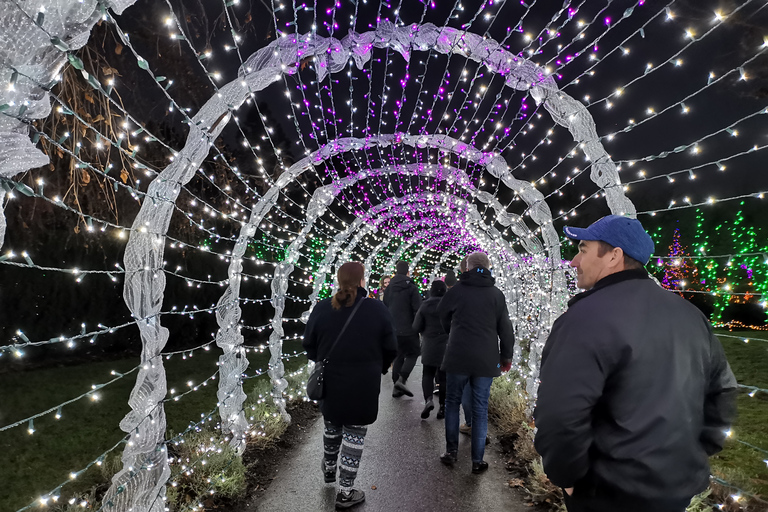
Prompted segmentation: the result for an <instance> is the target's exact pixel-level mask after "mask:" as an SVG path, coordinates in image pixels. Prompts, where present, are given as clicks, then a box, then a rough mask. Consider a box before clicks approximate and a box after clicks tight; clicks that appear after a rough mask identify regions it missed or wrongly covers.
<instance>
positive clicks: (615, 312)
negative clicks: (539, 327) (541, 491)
mask: <svg viewBox="0 0 768 512" xmlns="http://www.w3.org/2000/svg"><path fill="white" fill-rule="evenodd" d="M565 235H566V236H567V237H568V238H571V239H573V240H579V252H578V254H577V255H576V256H575V257H574V258H573V260H572V261H571V266H572V267H574V268H576V272H577V285H578V287H579V288H581V289H583V290H585V291H584V292H582V293H580V294H578V295H576V296H575V297H573V298H572V299H571V300H570V302H569V303H568V310H567V311H566V312H565V313H564V314H563V315H561V316H560V317H559V318H558V319H557V320H556V321H555V323H554V325H553V326H552V331H551V333H550V335H549V338H548V339H547V342H546V345H545V347H544V352H543V357H542V364H541V375H540V379H541V385H540V387H539V394H538V402H537V406H536V409H535V411H534V418H535V421H536V427H537V433H536V438H535V446H536V450H537V451H538V452H539V453H540V454H541V456H542V458H543V462H544V471H545V472H546V474H547V475H548V476H549V479H550V480H551V481H552V483H554V484H555V485H558V486H560V487H562V488H563V489H564V493H563V494H564V498H565V502H566V506H567V507H568V510H569V511H570V512H587V511H589V512H592V511H594V512H608V511H618V510H621V511H622V512H640V511H643V512H646V511H654V512H683V511H684V510H685V509H686V507H687V506H688V504H689V502H690V500H691V498H692V497H693V496H695V495H696V494H698V493H700V492H702V491H703V490H704V489H706V488H707V486H708V485H709V474H710V472H709V463H708V460H707V458H708V456H710V455H712V454H714V453H717V452H718V451H720V450H721V449H722V447H723V442H724V440H725V437H726V432H727V431H728V430H729V427H730V425H731V422H732V421H733V419H734V418H735V413H736V393H737V383H736V379H735V378H734V376H733V373H732V372H731V369H730V367H729V366H728V362H727V361H726V359H725V355H724V353H723V348H722V346H721V344H720V341H719V340H718V339H717V338H716V337H715V336H714V334H713V332H712V326H711V325H710V323H709V321H708V320H707V318H706V317H705V316H704V315H703V314H702V313H701V312H700V311H699V310H698V309H697V308H696V307H695V306H694V305H693V304H691V303H690V302H688V301H686V300H685V299H683V298H682V297H679V296H678V295H676V294H674V293H673V292H670V291H667V290H665V289H663V288H662V287H660V286H659V285H658V284H657V283H656V282H654V281H653V280H652V279H650V278H649V276H648V273H647V272H646V270H645V268H644V265H645V264H647V263H648V260H649V259H650V256H651V254H652V253H653V248H654V247H653V241H652V240H651V237H650V236H648V234H647V233H646V231H645V229H643V226H642V224H641V223H640V222H639V221H638V220H637V219H631V218H628V217H621V216H617V215H609V216H607V217H603V218H602V219H600V220H598V221H597V222H595V223H593V224H592V225H590V226H589V227H587V228H583V229H582V228H572V227H566V228H565Z"/></svg>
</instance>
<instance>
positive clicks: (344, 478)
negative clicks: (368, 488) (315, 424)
mask: <svg viewBox="0 0 768 512" xmlns="http://www.w3.org/2000/svg"><path fill="white" fill-rule="evenodd" d="M366 432H368V426H367V425H343V426H342V425H334V424H333V423H331V422H330V421H325V432H324V434H323V447H324V448H325V458H324V464H325V470H326V471H336V461H337V459H338V457H339V449H341V469H340V470H339V488H340V489H341V490H342V491H345V492H350V491H351V490H352V486H353V485H354V484H355V477H356V476H357V470H358V468H359V467H360V458H361V457H362V456H363V442H364V441H365V434H366Z"/></svg>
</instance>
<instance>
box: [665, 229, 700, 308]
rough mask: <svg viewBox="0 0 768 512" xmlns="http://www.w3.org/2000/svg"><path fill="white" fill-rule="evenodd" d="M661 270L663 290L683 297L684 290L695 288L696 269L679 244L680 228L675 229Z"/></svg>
mask: <svg viewBox="0 0 768 512" xmlns="http://www.w3.org/2000/svg"><path fill="white" fill-rule="evenodd" d="M663 268H664V277H663V278H662V279H661V285H662V286H663V287H664V288H666V289H668V290H672V291H674V292H676V293H679V294H680V295H683V290H684V289H686V290H690V289H691V288H694V287H695V286H696V283H695V278H696V276H697V275H698V269H697V268H696V266H695V265H694V264H693V263H692V262H691V258H690V255H689V254H688V253H687V251H686V250H685V247H683V245H682V244H681V243H680V228H675V232H674V234H673V235H672V244H671V245H670V246H669V252H668V253H667V259H666V260H665V262H664V266H663Z"/></svg>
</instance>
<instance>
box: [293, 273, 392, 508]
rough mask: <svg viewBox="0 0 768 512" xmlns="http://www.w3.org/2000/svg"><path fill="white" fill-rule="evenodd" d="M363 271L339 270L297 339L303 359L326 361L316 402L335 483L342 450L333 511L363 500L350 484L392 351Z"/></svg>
mask: <svg viewBox="0 0 768 512" xmlns="http://www.w3.org/2000/svg"><path fill="white" fill-rule="evenodd" d="M364 275H365V268H364V267H363V265H362V263H359V262H347V263H344V264H343V265H342V266H341V267H340V268H339V271H338V272H337V278H338V282H339V288H338V291H337V292H336V294H335V295H334V296H333V297H332V298H330V299H325V300H322V301H320V302H318V303H317V305H316V306H315V308H314V309H313V310H312V313H311V314H310V315H309V320H308V321H307V326H306V329H305V330H304V341H303V342H302V345H303V346H304V348H305V349H306V351H307V358H308V359H310V360H312V361H323V360H326V359H327V362H326V363H325V367H324V371H323V386H324V398H323V400H321V401H320V410H321V411H322V413H323V419H324V421H325V431H324V435H323V445H324V448H325V450H324V452H325V454H324V457H323V460H322V471H323V476H324V478H325V482H326V483H331V482H335V481H336V468H337V461H338V458H339V451H341V468H340V470H339V492H338V494H337V495H336V508H337V509H347V508H350V507H353V506H355V505H357V504H359V503H362V502H363V501H364V500H365V493H363V491H361V490H358V489H354V488H353V485H354V483H355V477H356V476H357V470H358V468H359V467H360V458H361V457H362V454H363V442H364V440H365V434H366V432H367V430H368V425H370V424H372V423H373V422H374V421H376V418H377V416H378V413H379V391H380V389H381V376H380V375H382V374H386V373H387V371H388V370H389V365H390V364H391V363H392V360H393V359H394V358H395V355H396V354H397V348H396V347H397V341H396V338H395V329H394V325H393V323H392V315H391V314H390V313H389V310H388V309H387V308H386V307H385V306H384V305H383V304H382V303H381V302H380V301H378V300H369V299H367V297H366V295H367V292H366V291H365V289H364V288H363V286H364V284H365V283H364V282H363V278H364ZM355 308H357V309H355ZM350 317H351V318H350ZM345 325H346V328H345V329H344V326H345ZM342 329H344V330H343V332H342ZM340 333H341V337H339V334H340ZM337 340H338V341H337Z"/></svg>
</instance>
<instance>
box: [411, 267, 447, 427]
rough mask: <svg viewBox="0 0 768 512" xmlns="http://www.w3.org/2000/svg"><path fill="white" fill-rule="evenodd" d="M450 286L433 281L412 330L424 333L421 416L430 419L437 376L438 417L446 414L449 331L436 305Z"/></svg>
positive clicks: (422, 335) (422, 345)
mask: <svg viewBox="0 0 768 512" xmlns="http://www.w3.org/2000/svg"><path fill="white" fill-rule="evenodd" d="M447 290H448V288H447V287H446V286H445V283H444V282H443V281H439V280H438V281H433V282H432V286H431V287H430V289H429V298H428V299H427V300H425V301H424V302H423V303H422V304H421V307H420V308H419V310H418V311H417V312H416V318H415V319H414V320H413V329H414V330H415V331H416V332H417V333H419V334H421V364H422V365H423V366H424V371H423V373H422V377H421V390H422V392H423V393H424V410H423V411H422V412H421V417H422V419H427V418H429V413H430V412H432V410H433V409H434V408H435V404H434V400H433V399H432V394H433V391H434V389H435V377H437V383H438V386H439V387H440V391H439V392H438V395H437V399H438V404H439V405H440V408H439V409H438V411H437V419H439V420H440V419H443V418H444V417H445V372H444V371H443V370H441V369H440V366H441V365H442V364H443V356H444V355H445V345H446V343H447V342H448V334H446V332H445V330H444V329H443V326H442V324H441V323H440V317H439V316H438V314H437V305H438V304H440V300H441V299H442V298H443V295H445V292H446V291H447Z"/></svg>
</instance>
